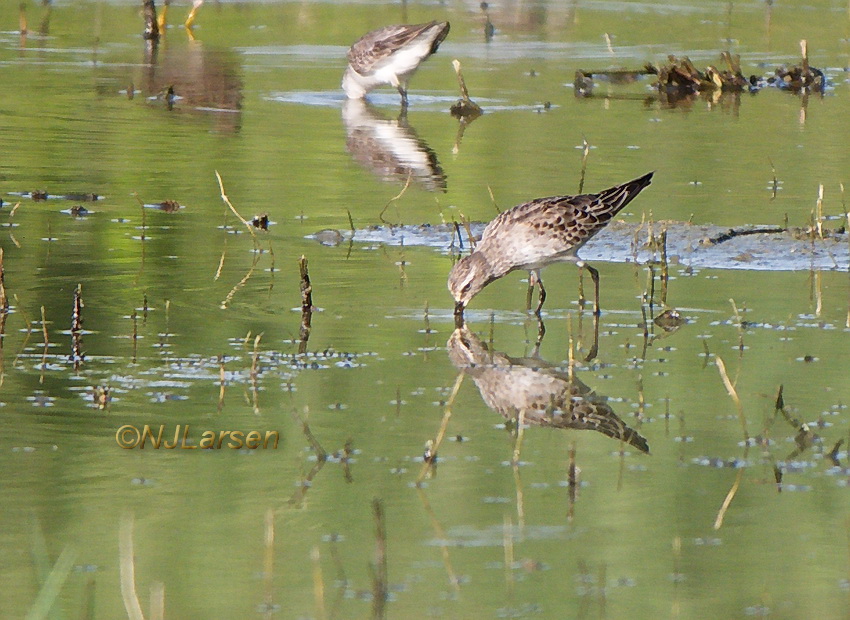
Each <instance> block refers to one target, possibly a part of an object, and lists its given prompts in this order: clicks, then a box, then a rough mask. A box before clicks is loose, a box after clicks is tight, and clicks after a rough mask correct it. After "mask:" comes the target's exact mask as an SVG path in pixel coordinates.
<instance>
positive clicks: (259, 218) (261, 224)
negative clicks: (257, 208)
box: [251, 213, 269, 230]
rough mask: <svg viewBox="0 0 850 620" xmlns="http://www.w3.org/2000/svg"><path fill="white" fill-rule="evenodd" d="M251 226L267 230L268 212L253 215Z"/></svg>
mask: <svg viewBox="0 0 850 620" xmlns="http://www.w3.org/2000/svg"><path fill="white" fill-rule="evenodd" d="M251 226H253V227H254V228H259V229H260V230H268V229H269V214H268V213H260V214H259V215H255V216H254V217H253V218H252V219H251Z"/></svg>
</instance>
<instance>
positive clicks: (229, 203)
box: [215, 170, 257, 244]
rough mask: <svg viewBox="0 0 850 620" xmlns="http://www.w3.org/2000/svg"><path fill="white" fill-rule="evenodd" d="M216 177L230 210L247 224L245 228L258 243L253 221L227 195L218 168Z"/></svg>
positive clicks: (223, 198)
mask: <svg viewBox="0 0 850 620" xmlns="http://www.w3.org/2000/svg"><path fill="white" fill-rule="evenodd" d="M215 178H216V179H218V188H219V190H221V199H222V200H223V201H224V204H226V205H227V206H228V207H230V210H231V211H233V214H234V215H235V216H236V217H238V218H239V221H240V222H242V223H243V224H245V228H247V229H248V232H249V233H251V236H252V237H253V238H254V243H255V244H256V243H257V234H256V233H255V232H254V227H253V226H252V225H251V222H249V221H248V220H246V219H245V218H244V217H242V216H241V215H239V211H237V210H236V207H234V206H233V204H232V203H231V202H230V198H228V197H227V194H226V193H225V192H224V181H222V180H221V175H220V174H219V173H218V170H216V171H215Z"/></svg>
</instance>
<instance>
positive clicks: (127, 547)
mask: <svg viewBox="0 0 850 620" xmlns="http://www.w3.org/2000/svg"><path fill="white" fill-rule="evenodd" d="M118 564H119V567H120V572H121V597H122V598H123V599H124V609H125V610H126V612H127V617H128V618H129V619H130V620H145V616H144V614H143V613H142V606H141V605H140V604H139V596H138V594H136V564H135V555H134V552H133V513H132V512H125V513H124V514H123V515H122V516H121V523H120V527H119V531H118Z"/></svg>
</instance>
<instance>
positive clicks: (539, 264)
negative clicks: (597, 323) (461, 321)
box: [448, 172, 653, 314]
mask: <svg viewBox="0 0 850 620" xmlns="http://www.w3.org/2000/svg"><path fill="white" fill-rule="evenodd" d="M652 174H653V173H652V172H650V173H649V174H645V175H644V176H642V177H640V178H638V179H635V180H634V181H629V182H628V183H624V184H623V185H618V186H616V187H612V188H610V189H606V190H604V191H602V192H600V193H598V194H581V195H578V196H551V197H549V198H537V199H536V200H532V201H530V202H526V203H523V204H521V205H517V206H516V207H514V208H512V209H510V210H508V211H505V212H503V213H501V214H499V215H498V216H497V217H496V218H495V219H494V220H493V221H492V222H490V223H489V224H488V225H487V228H485V229H484V233H483V235H482V236H481V241H479V242H478V244H477V245H476V246H475V250H474V251H473V252H472V254H470V255H469V256H467V257H465V258H463V259H461V260H460V261H458V263H457V264H456V265H455V266H454V268H453V269H452V272H451V274H449V282H448V286H449V290H450V291H451V293H452V295H453V296H454V298H455V302H456V311H457V312H458V313H460V312H462V311H463V308H464V307H465V306H466V304H467V303H469V300H471V299H472V298H473V297H474V296H475V295H476V294H477V293H478V292H479V291H480V290H481V289H483V288H484V287H485V286H487V284H489V283H490V282H492V281H493V280H497V279H498V278H501V277H502V276H504V275H505V274H507V273H510V272H511V271H514V270H516V269H525V270H527V271H529V272H532V273H533V280H532V281H534V280H536V282H537V284H538V285H539V286H540V303H539V305H538V307H537V312H538V313H539V312H540V309H541V308H542V306H543V300H544V299H545V297H546V292H545V290H544V289H543V286H542V281H541V280H540V273H539V270H540V269H542V268H543V267H545V266H546V265H549V264H551V263H556V262H562V261H571V262H574V263H576V264H577V265H579V266H580V267H587V269H588V271H590V274H591V276H592V277H593V281H594V283H595V284H596V306H595V312H596V313H597V314H598V312H599V273H598V272H597V271H596V270H595V269H594V268H593V267H591V266H589V265H585V263H584V262H583V261H582V260H581V259H580V258H579V257H578V256H577V252H578V250H579V249H580V248H581V247H582V246H583V245H584V244H585V243H587V242H588V241H589V240H590V239H591V238H592V237H593V236H594V235H595V234H596V233H598V232H599V231H600V230H602V228H604V227H605V225H606V224H608V222H610V221H611V219H612V218H613V217H614V216H615V215H616V214H617V213H618V212H619V211H620V210H621V209H622V208H623V207H625V206H626V205H627V204H629V202H631V201H632V200H633V199H634V198H635V196H637V195H638V194H639V193H640V192H641V190H643V189H644V188H645V187H646V186H647V185H649V184H650V182H651V179H652Z"/></svg>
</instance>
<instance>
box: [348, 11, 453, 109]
mask: <svg viewBox="0 0 850 620" xmlns="http://www.w3.org/2000/svg"><path fill="white" fill-rule="evenodd" d="M448 34H449V22H438V21H433V22H428V23H427V24H414V25H397V26H385V27H383V28H378V29H377V30H373V31H372V32H368V33H366V34H364V35H363V36H362V37H360V39H358V40H357V42H356V43H355V44H354V45H352V46H351V49H349V50H348V68H347V69H346V70H345V74H344V75H343V76H342V89H343V90H344V91H345V94H346V95H347V96H348V98H349V99H361V98H362V97H364V96H365V95H366V93H368V92H369V91H370V90H372V89H373V88H375V87H377V86H381V85H382V84H390V85H392V86H394V87H395V88H397V89H398V92H399V93H400V94H401V104H402V106H407V82H408V80H409V79H410V76H411V75H413V72H414V71H416V69H417V67H419V64H420V63H421V62H422V61H423V60H425V59H426V58H428V56H430V55H431V54H433V53H434V52H436V51H437V48H438V47H439V46H440V43H442V42H443V39H445V38H446V36H447V35H448Z"/></svg>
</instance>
